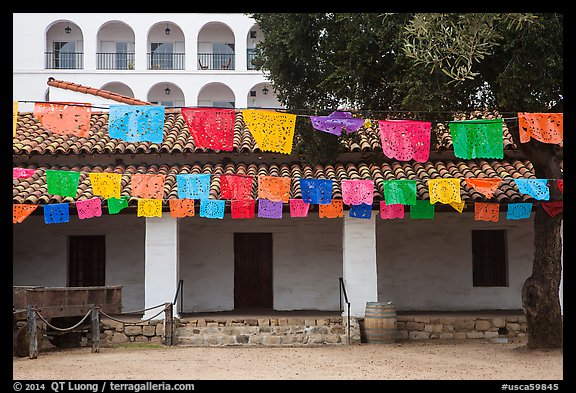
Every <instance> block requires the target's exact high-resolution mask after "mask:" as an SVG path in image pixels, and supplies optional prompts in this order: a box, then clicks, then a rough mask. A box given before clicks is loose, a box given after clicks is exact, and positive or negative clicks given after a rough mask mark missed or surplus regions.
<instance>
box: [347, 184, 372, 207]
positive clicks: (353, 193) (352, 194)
mask: <svg viewBox="0 0 576 393" xmlns="http://www.w3.org/2000/svg"><path fill="white" fill-rule="evenodd" d="M373 201H374V180H348V179H343V180H342V202H344V203H345V204H347V205H360V204H362V203H365V204H368V205H372V202H373Z"/></svg>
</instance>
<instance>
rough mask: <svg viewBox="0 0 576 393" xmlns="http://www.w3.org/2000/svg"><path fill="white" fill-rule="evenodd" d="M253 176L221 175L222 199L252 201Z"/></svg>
mask: <svg viewBox="0 0 576 393" xmlns="http://www.w3.org/2000/svg"><path fill="white" fill-rule="evenodd" d="M252 181H253V178H252V176H249V175H220V199H232V200H234V199H236V200H243V199H252Z"/></svg>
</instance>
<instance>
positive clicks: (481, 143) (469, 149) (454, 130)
mask: <svg viewBox="0 0 576 393" xmlns="http://www.w3.org/2000/svg"><path fill="white" fill-rule="evenodd" d="M502 125H503V121H502V119H477V120H465V121H452V122H450V135H452V144H453V145H454V155H455V156H456V157H458V158H465V159H472V158H504V136H503V135H504V134H503V129H502Z"/></svg>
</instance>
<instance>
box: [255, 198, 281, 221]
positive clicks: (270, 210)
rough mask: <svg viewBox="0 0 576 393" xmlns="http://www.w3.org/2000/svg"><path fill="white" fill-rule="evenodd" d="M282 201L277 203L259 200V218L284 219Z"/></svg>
mask: <svg viewBox="0 0 576 393" xmlns="http://www.w3.org/2000/svg"><path fill="white" fill-rule="evenodd" d="M282 206H283V203H282V201H279V202H275V201H269V200H268V199H258V217H259V218H282Z"/></svg>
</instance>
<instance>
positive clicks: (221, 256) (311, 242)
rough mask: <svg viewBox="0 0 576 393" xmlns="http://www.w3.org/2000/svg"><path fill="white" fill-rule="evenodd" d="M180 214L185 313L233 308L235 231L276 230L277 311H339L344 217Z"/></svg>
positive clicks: (275, 284) (275, 291) (274, 238)
mask: <svg viewBox="0 0 576 393" xmlns="http://www.w3.org/2000/svg"><path fill="white" fill-rule="evenodd" d="M287 214H288V213H284V218H282V219H281V220H275V219H262V218H255V219H251V220H232V219H231V218H230V217H229V215H226V216H225V217H224V219H223V220H217V219H205V218H200V217H194V218H191V219H181V220H180V223H179V228H180V278H181V279H183V280H184V295H185V297H184V312H191V311H224V310H233V309H234V233H235V232H272V233H273V235H272V243H273V258H274V259H273V268H272V269H273V298H274V299H273V301H274V309H276V310H300V309H312V310H314V309H315V310H338V308H339V287H338V278H339V277H341V276H342V252H341V250H342V220H341V219H322V220H321V219H319V218H317V217H314V214H316V215H317V214H318V213H317V212H315V213H314V212H311V213H310V214H311V217H310V218H307V219H302V218H301V219H296V218H290V217H289V216H287Z"/></svg>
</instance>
